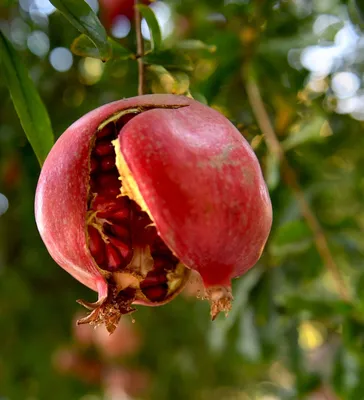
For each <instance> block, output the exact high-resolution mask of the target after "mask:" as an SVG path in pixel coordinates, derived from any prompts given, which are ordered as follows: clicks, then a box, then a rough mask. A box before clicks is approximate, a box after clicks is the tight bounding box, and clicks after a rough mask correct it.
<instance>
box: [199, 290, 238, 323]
mask: <svg viewBox="0 0 364 400" xmlns="http://www.w3.org/2000/svg"><path fill="white" fill-rule="evenodd" d="M206 298H207V299H208V300H209V301H210V304H211V309H210V315H211V320H212V321H213V320H214V319H215V318H216V317H217V316H218V315H219V313H220V312H224V313H225V315H226V316H227V314H228V313H229V311H230V310H231V307H232V304H231V303H232V301H233V295H232V292H231V287H228V286H214V287H210V288H208V289H206Z"/></svg>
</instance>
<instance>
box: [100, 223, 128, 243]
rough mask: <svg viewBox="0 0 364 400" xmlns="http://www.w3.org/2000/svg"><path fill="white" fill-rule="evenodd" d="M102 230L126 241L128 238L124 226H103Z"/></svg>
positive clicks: (126, 229)
mask: <svg viewBox="0 0 364 400" xmlns="http://www.w3.org/2000/svg"><path fill="white" fill-rule="evenodd" d="M104 228H105V229H106V230H107V231H109V232H110V233H111V234H112V235H114V236H117V237H118V238H121V239H128V238H129V237H130V232H129V229H128V228H126V227H125V226H121V225H115V224H113V225H109V224H105V226H104Z"/></svg>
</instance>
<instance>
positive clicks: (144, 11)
mask: <svg viewBox="0 0 364 400" xmlns="http://www.w3.org/2000/svg"><path fill="white" fill-rule="evenodd" d="M137 7H138V9H139V11H140V14H141V15H142V16H143V17H144V19H145V21H146V23H147V25H148V28H149V30H150V39H151V44H152V50H153V51H154V50H158V49H159V48H160V46H161V44H162V34H161V29H160V27H159V23H158V20H157V18H156V16H155V14H154V12H153V10H152V9H151V8H150V7H148V6H145V5H143V4H138V5H137Z"/></svg>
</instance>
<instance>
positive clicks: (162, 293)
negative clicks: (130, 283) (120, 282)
mask: <svg viewBox="0 0 364 400" xmlns="http://www.w3.org/2000/svg"><path fill="white" fill-rule="evenodd" d="M167 292H168V287H167V285H166V284H162V285H158V286H151V287H148V288H145V289H143V293H144V294H145V296H147V297H148V299H149V300H151V301H162V300H163V299H164V298H165V297H166V295H167Z"/></svg>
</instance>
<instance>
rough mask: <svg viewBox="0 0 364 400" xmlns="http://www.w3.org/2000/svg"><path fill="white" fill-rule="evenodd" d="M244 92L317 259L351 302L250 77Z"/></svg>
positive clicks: (346, 299) (326, 243)
mask: <svg viewBox="0 0 364 400" xmlns="http://www.w3.org/2000/svg"><path fill="white" fill-rule="evenodd" d="M246 91H247V95H248V99H249V103H250V106H251V108H252V111H253V113H254V115H255V118H256V120H257V123H258V126H259V128H260V130H261V131H262V133H263V134H264V138H265V141H266V143H267V146H268V149H269V151H270V152H271V153H272V154H273V155H275V156H276V157H277V158H278V160H279V161H280V164H281V167H282V176H283V180H284V181H285V183H286V184H287V186H288V187H289V188H291V190H292V192H293V194H294V195H295V197H296V200H297V202H298V204H299V207H300V210H301V213H302V215H303V217H304V218H305V219H306V222H307V224H308V226H309V227H310V229H311V231H312V233H313V236H314V241H315V244H316V248H317V251H318V253H319V254H320V257H321V259H322V261H323V263H324V265H325V266H326V268H327V270H328V271H329V272H330V274H331V276H332V278H333V280H334V282H335V284H336V287H337V290H338V292H339V294H340V297H341V298H342V299H343V300H345V301H350V295H349V290H348V288H347V286H346V284H345V281H344V279H343V277H342V275H341V272H340V269H339V268H338V266H337V264H336V262H335V260H334V257H333V255H332V253H331V251H330V248H329V245H328V242H327V239H326V236H325V233H324V231H323V229H322V227H321V225H320V223H319V221H318V220H317V218H316V216H315V214H314V213H313V211H312V210H311V208H310V205H309V203H308V202H307V200H306V198H305V195H304V192H303V190H302V188H301V186H300V185H299V181H298V177H297V174H296V171H295V170H294V169H293V168H292V167H291V166H290V164H289V162H288V160H287V158H286V156H285V154H284V150H283V147H282V146H281V143H280V142H279V140H278V138H277V135H276V133H275V131H274V129H273V126H272V123H271V121H270V119H269V115H268V112H267V110H266V108H265V106H264V103H263V100H262V96H261V94H260V90H259V87H258V85H257V84H256V82H255V79H254V78H253V77H251V76H249V77H248V78H247V82H246Z"/></svg>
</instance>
